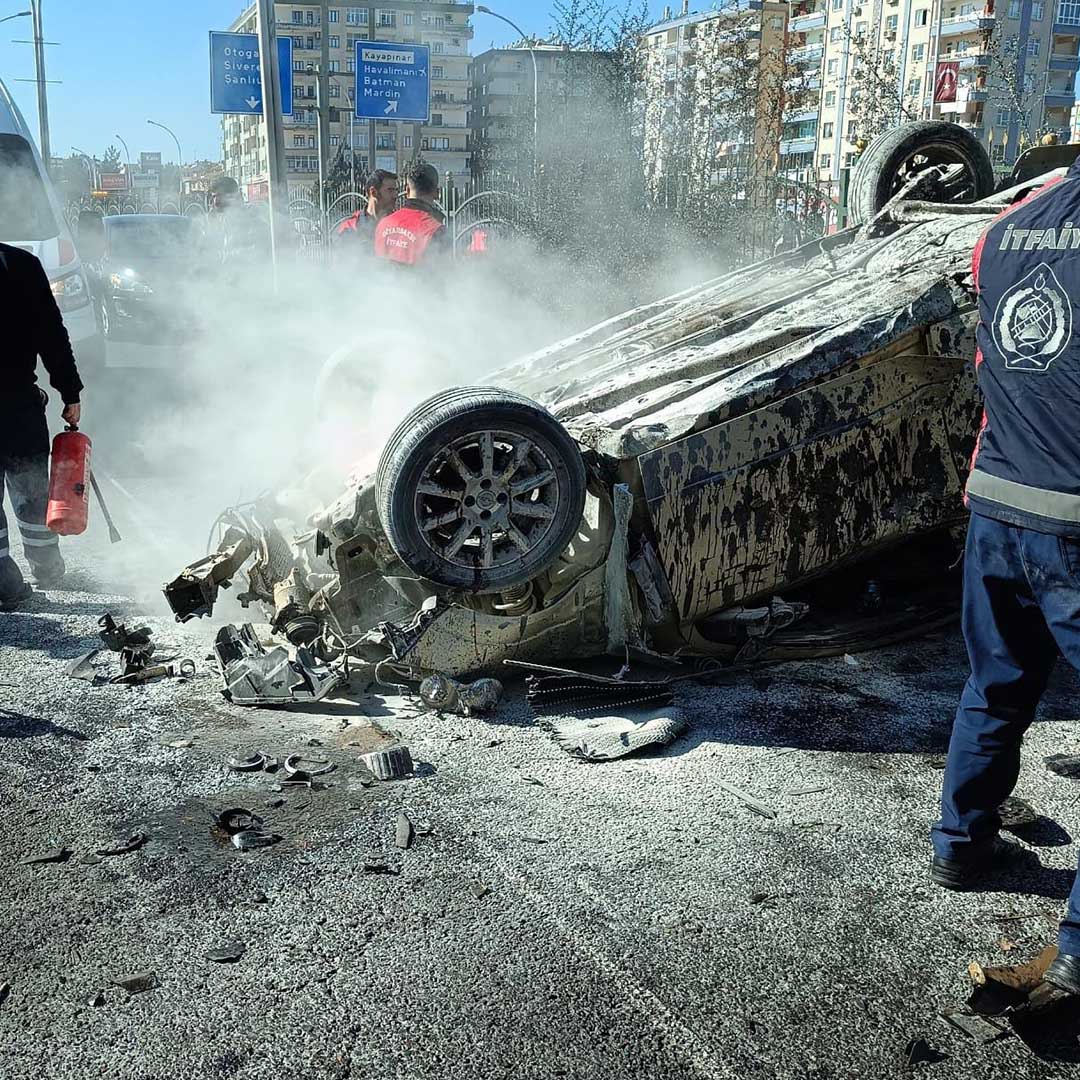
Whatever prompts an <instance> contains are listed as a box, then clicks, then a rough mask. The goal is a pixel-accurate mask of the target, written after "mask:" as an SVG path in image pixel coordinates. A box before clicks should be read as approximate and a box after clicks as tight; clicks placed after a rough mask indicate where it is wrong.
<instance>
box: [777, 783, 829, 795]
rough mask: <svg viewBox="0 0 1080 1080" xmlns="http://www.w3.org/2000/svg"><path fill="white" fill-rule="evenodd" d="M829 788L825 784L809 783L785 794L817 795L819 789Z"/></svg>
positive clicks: (825, 789)
mask: <svg viewBox="0 0 1080 1080" xmlns="http://www.w3.org/2000/svg"><path fill="white" fill-rule="evenodd" d="M828 790H829V789H828V788H827V787H826V786H825V785H824V784H809V785H807V786H806V787H797V788H792V789H791V790H790V791H788V792H786V793H785V794H787V795H789V796H793V795H816V794H817V793H818V792H819V791H828Z"/></svg>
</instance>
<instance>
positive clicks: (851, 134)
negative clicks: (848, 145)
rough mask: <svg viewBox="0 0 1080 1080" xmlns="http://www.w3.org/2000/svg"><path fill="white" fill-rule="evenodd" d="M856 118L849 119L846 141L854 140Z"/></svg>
mask: <svg viewBox="0 0 1080 1080" xmlns="http://www.w3.org/2000/svg"><path fill="white" fill-rule="evenodd" d="M858 123H859V122H858V120H849V121H848V125H847V138H848V142H854V141H855V129H856V127H857V125H858Z"/></svg>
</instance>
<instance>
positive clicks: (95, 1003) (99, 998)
mask: <svg viewBox="0 0 1080 1080" xmlns="http://www.w3.org/2000/svg"><path fill="white" fill-rule="evenodd" d="M86 1004H87V1005H89V1006H90V1008H91V1009H99V1008H101V1006H102V1005H104V1004H105V994H104V992H103V991H101V990H95V991H94V992H93V994H91V995H90V997H88V998H87V999H86Z"/></svg>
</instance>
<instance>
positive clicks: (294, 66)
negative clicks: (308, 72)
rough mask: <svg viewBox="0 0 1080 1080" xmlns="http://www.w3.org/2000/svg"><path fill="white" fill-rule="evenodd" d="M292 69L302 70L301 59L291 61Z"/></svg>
mask: <svg viewBox="0 0 1080 1080" xmlns="http://www.w3.org/2000/svg"><path fill="white" fill-rule="evenodd" d="M292 69H293V71H303V70H304V61H303V60H294V61H293V62H292Z"/></svg>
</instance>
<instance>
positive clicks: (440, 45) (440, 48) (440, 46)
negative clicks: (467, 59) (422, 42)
mask: <svg viewBox="0 0 1080 1080" xmlns="http://www.w3.org/2000/svg"><path fill="white" fill-rule="evenodd" d="M431 51H432V52H433V53H444V52H446V44H445V43H444V42H442V41H433V42H432V43H431Z"/></svg>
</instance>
